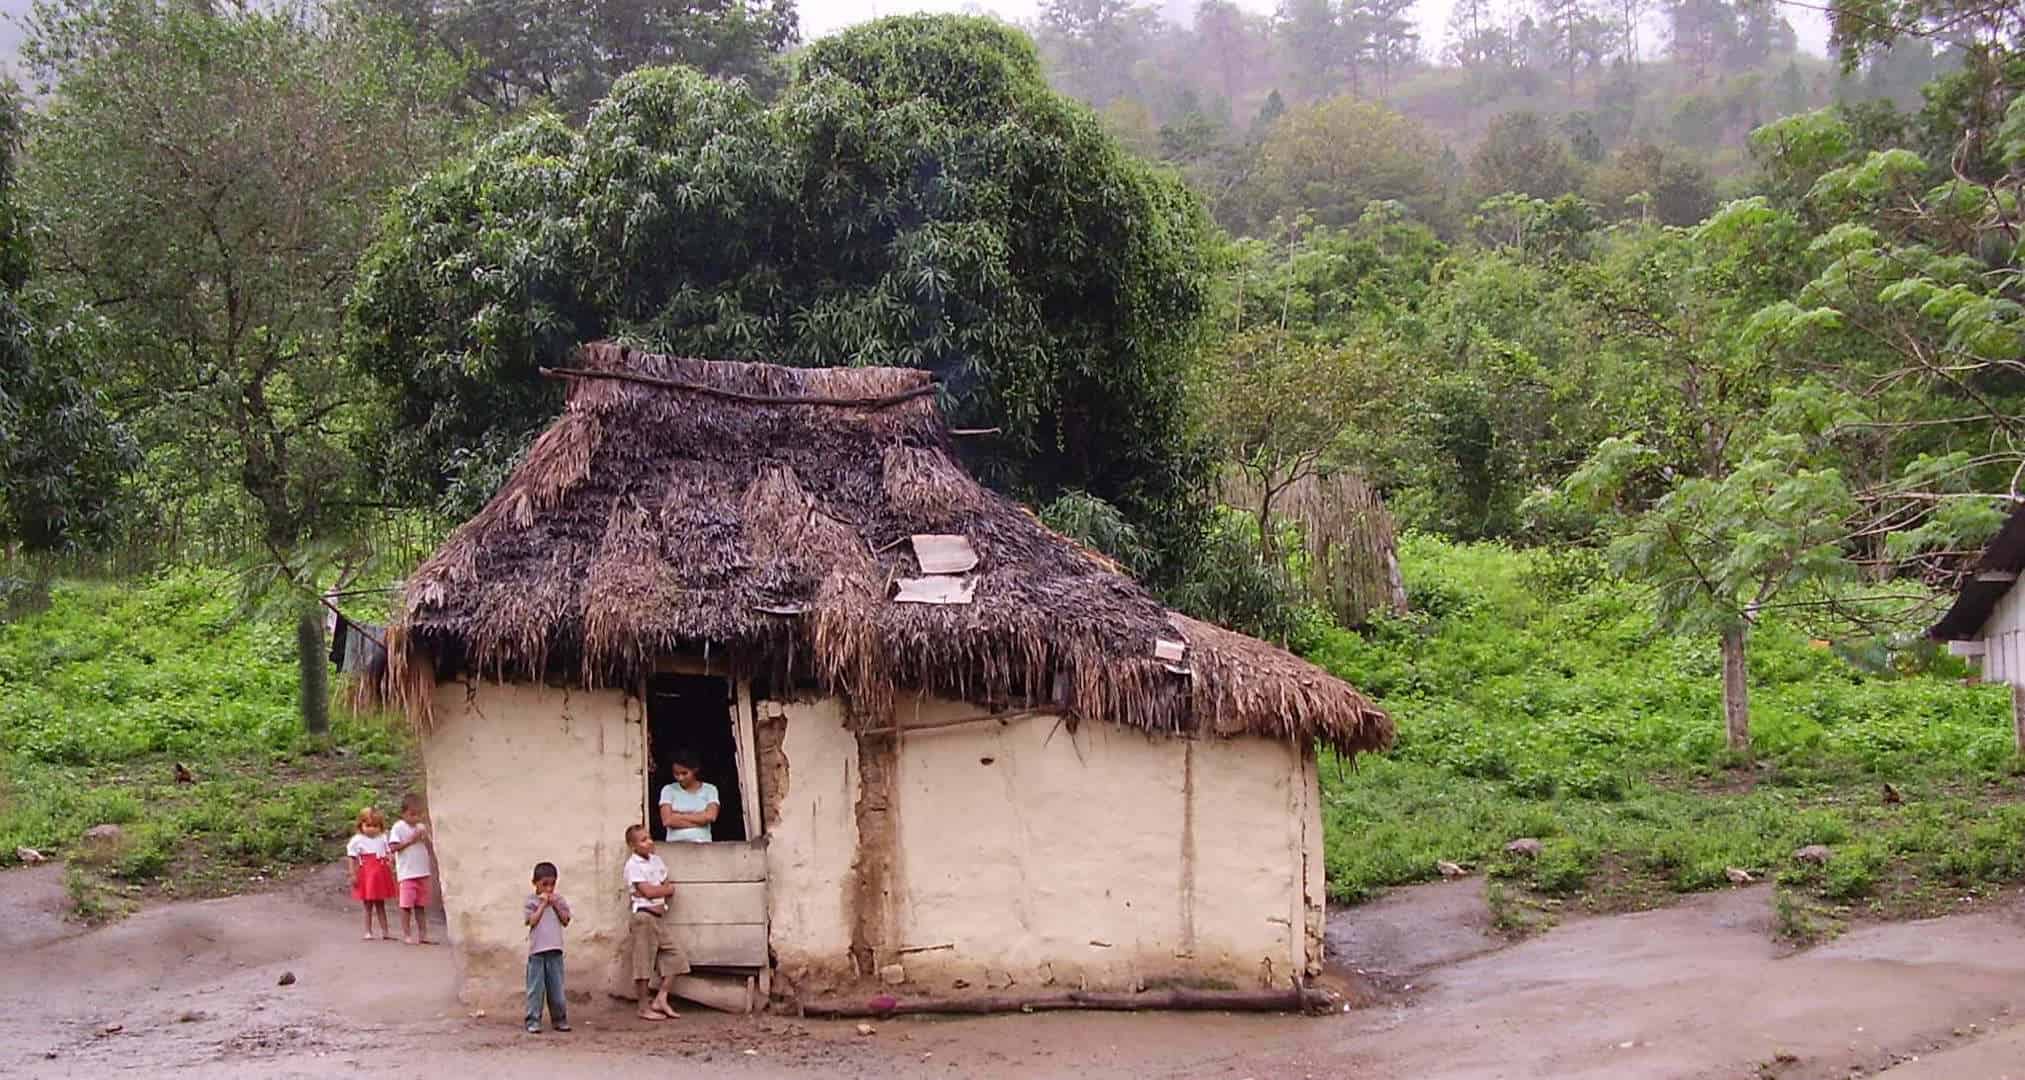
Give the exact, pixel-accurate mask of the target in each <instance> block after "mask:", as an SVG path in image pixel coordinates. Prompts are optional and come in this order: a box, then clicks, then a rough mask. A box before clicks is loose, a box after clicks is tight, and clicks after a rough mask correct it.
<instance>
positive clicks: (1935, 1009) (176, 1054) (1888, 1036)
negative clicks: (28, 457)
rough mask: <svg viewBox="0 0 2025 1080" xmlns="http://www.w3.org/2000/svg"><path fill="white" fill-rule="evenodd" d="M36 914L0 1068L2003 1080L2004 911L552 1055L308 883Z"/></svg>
mask: <svg viewBox="0 0 2025 1080" xmlns="http://www.w3.org/2000/svg"><path fill="white" fill-rule="evenodd" d="M62 900H63V897H62V879H61V873H60V871H59V870H57V869H56V868H52V867H40V868H36V869H32V870H16V871H10V872H7V873H0V909H5V910H7V911H9V912H10V913H11V914H10V915H9V917H8V918H6V919H0V946H4V948H5V951H6V955H7V957H8V963H7V967H6V969H5V970H6V975H5V977H4V979H0V1074H5V1075H25V1076H70V1075H98V1074H103V1073H107V1072H114V1073H128V1074H133V1075H143V1076H145V1075H154V1074H158V1073H169V1072H180V1071H187V1072H190V1073H192V1074H201V1075H204V1076H218V1077H248V1078H251V1077H297V1076H301V1077H321V1076H350V1075H361V1074H365V1073H369V1072H370V1073H384V1072H389V1071H395V1070H398V1071H399V1072H401V1073H403V1074H405V1075H414V1076H424V1077H428V1076H472V1075H482V1076H483V1077H484V1078H485V1080H512V1078H517V1077H541V1078H543V1080H550V1078H553V1077H557V1076H574V1075H584V1074H589V1073H591V1072H593V1071H595V1072H596V1073H598V1074H600V1075H601V1076H602V1077H605V1078H608V1080H621V1078H626V1077H634V1076H639V1077H647V1076H653V1077H656V1078H665V1077H667V1076H668V1075H669V1074H670V1073H669V1070H670V1069H671V1067H672V1068H675V1069H685V1068H689V1074H690V1075H696V1076H710V1077H719V1076H723V1077H734V1078H738V1077H783V1078H799V1077H903V1078H905V1077H951V1076H962V1077H998V1076H1008V1077H1010V1076H1018V1077H1022V1078H1034V1077H1074V1078H1077V1080H1114V1078H1116V1080H1123V1078H1127V1077H1130V1078H1140V1077H1176V1078H1195V1077H1203V1078H1211V1077H1214V1078H1229V1080H1241V1078H1246V1077H1255V1078H1265V1077H1301V1078H1320V1077H1351V1076H1355V1077H1419V1078H1432V1080H1465V1078H1469V1080H1476V1078H1511V1080H1519V1078H1531V1077H1541V1078H1545V1077H1554V1078H1560V1080H1576V1078H1603V1077H1610V1078H1613V1080H1621V1078H1626V1077H1681V1078H1704V1077H1706V1078H1715V1077H1738V1078H1743V1077H1779V1078H1786V1080H1818V1078H1827V1077H1836V1078H1846V1077H1850V1076H1871V1075H1879V1074H1880V1073H1882V1074H1883V1075H1884V1076H1886V1077H1888V1078H1889V1080H1925V1078H1930V1077H1947V1078H1948V1080H2000V1078H2004V1077H2007V1076H2009V1077H2017V1078H2019V1080H2025V1027H2021V1026H2018V1024H2019V1022H2020V1021H2025V1011H2021V1010H2025V900H2021V899H2018V898H2012V899H2010V900H2007V901H2005V902H2002V903H1999V904H1995V905H1989V906H1984V907H1981V908H1979V909H1978V910H1975V911H1973V912H1965V913H1963V914H1958V915H1954V916H1950V917H1948V918H1944V919H1936V920H1930V921H1926V922H1917V923H1897V924H1886V925H1876V926H1866V927H1860V928H1857V929H1855V930H1852V931H1850V932H1849V933H1847V934H1845V935H1843V936H1842V937H1841V938H1839V939H1838V940H1836V941H1834V942H1832V943H1829V944H1827V945H1824V946H1821V947H1818V948H1815V949H1811V950H1808V951H1805V952H1801V953H1797V954H1789V953H1788V952H1787V951H1786V950H1783V949H1781V948H1780V947H1779V946H1777V945H1776V944H1775V943H1774V941H1773V940H1772V938H1771V936H1770V934H1769V933H1768V925H1769V911H1768V908H1769V902H1770V895H1769V893H1768V892H1767V891H1766V890H1763V889H1755V888H1754V889H1745V890H1739V891H1735V892H1728V893H1720V894H1712V895H1707V896H1700V897H1695V898H1692V899H1689V900H1687V901H1685V902H1683V903H1682V904H1680V905H1678V906H1676V907H1673V908H1670V909H1667V910H1663V911H1654V912H1646V913H1641V914H1636V915H1623V916H1613V917H1603V918H1570V919H1568V920H1566V921H1564V922H1563V923H1562V925H1560V926H1558V927H1556V928H1555V929H1553V930H1551V931H1549V932H1547V933H1544V934H1541V935H1539V936H1537V937H1534V938H1532V939H1529V940H1526V941H1523V942H1519V943H1516V944H1510V945H1507V944H1506V943H1504V942H1502V941H1500V940H1498V939H1496V938H1494V937H1492V936H1490V935H1489V934H1488V933H1487V932H1486V929H1485V927H1486V926H1487V913H1486V912H1485V910H1484V905H1483V900H1482V886H1481V883H1479V882H1475V881H1461V882H1456V883H1452V884H1443V885H1431V886H1424V887H1420V888H1413V889H1404V890H1399V891H1397V892H1395V893H1393V894H1391V895H1390V896H1388V897H1386V898H1384V899H1382V900H1380V901H1378V902H1377V903H1374V904H1367V905H1364V906H1362V907H1358V908H1353V909H1349V910H1346V911H1343V912H1340V913H1337V914H1336V915H1335V916H1334V917H1333V918H1332V920H1331V927H1330V944H1331V946H1332V948H1333V949H1334V950H1335V964H1336V965H1337V966H1336V967H1335V968H1334V970H1333V972H1332V978H1333V979H1335V980H1336V981H1337V982H1338V983H1339V984H1340V985H1343V986H1346V987H1349V988H1351V990H1352V991H1353V996H1354V997H1355V999H1356V1002H1357V1004H1356V1007H1354V1008H1352V1009H1350V1010H1349V1011H1347V1012H1343V1013H1339V1014H1335V1015H1331V1016H1327V1017H1321V1018H1307V1017H1289V1016H1237V1015H1222V1014H1194V1015H1121V1014H1088V1013H1083V1014H1063V1013H1053V1014H1043V1015H1033V1016H1003V1017H990V1018H970V1019H960V1020H936V1019H926V1018H923V1019H894V1020H888V1021H885V1022H881V1023H879V1024H878V1025H877V1031H876V1033H875V1034H873V1035H871V1036H860V1035H859V1034H858V1033H857V1031H856V1026H855V1024H851V1023H842V1022H837V1023H825V1022H816V1021H803V1020H795V1019H791V1018H779V1017H733V1016H724V1015H718V1014H711V1013H707V1012H704V1011H702V1010H700V1009H698V1010H685V1015H684V1019H683V1020H682V1021H680V1022H679V1023H666V1024H656V1025H648V1024H643V1023H640V1022H638V1021H636V1020H633V1019H632V1018H631V1017H630V1016H629V1015H628V1013H627V1012H626V1011H625V1010H624V1009H623V1008H620V1007H618V1006H617V1005H615V1004H613V1003H610V1002H607V1001H603V1000H594V1001H586V1002H583V1003H581V1004H576V1005H574V1006H573V1010H572V1012H573V1016H572V1019H573V1021H574V1022H575V1025H576V1030H575V1031H574V1032H573V1033H570V1034H567V1035H558V1034H545V1035H541V1036H529V1035H526V1034H524V1033H522V1032H521V1031H520V1030H519V1018H518V1017H517V1016H500V1015H492V1016H486V1017H476V1018H474V1017H472V1016H470V1015H468V1014H467V1012H466V1010H465V1009H464V1008H463V1007H461V1006H460V1005H458V1003H457V1002H456V1001H455V999H454V995H453V987H454V985H455V973H454V970H453V963H452V958H451V955H450V953H449V951H448V950H446V949H443V948H433V949H420V948H410V947H408V946H404V945H400V944H393V943H379V942H374V943H366V942H361V941H359V940H358V928H357V924H356V921H355V919H356V917H355V912H354V909H353V906H352V904H351V902H350V901H349V899H347V898H346V897H345V895H344V892H343V885H342V881H341V877H340V876H338V875H336V874H332V873H325V874H319V875H316V876H313V877H311V878H309V879H306V880H304V881H301V882H297V883H295V884H293V885H291V886H289V887H286V888H284V889H282V890H280V891H276V892H269V893H265V894H261V895H257V896H244V897H234V898H231V899H225V900H212V901H204V902H198V903H181V904H170V905H163V906H159V907H154V908H150V909H147V910H143V911H141V912H140V913H138V914H136V915H134V916H132V917H130V918H128V919H126V920H124V921H122V922H120V923H117V924H115V925H112V926H109V927H106V928H104V929H99V930H92V931H88V932H87V931H84V930H82V929H81V928H79V927H77V926H75V925H73V924H69V923H65V922H64V921H62V919H61V911H62ZM284 972H290V973H293V974H294V976H295V981H294V983H293V984H292V985H289V986H280V985H278V980H279V979H280V977H281V975H282V974H283V973H284ZM587 983H588V980H581V981H580V982H579V983H578V985H579V986H586V985H587Z"/></svg>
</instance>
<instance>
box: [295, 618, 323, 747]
mask: <svg viewBox="0 0 2025 1080" xmlns="http://www.w3.org/2000/svg"><path fill="white" fill-rule="evenodd" d="M326 655H327V653H326V650H325V649H324V641H323V608H322V606H321V605H319V604H318V603H317V602H316V601H315V600H307V599H306V600H305V601H304V602H303V605H302V611H301V613H300V614H298V615H297V616H296V618H295V662H296V677H297V684H298V685H297V692H298V693H299V694H300V695H301V702H300V704H301V706H302V727H303V730H304V731H307V732H309V733H310V734H311V735H314V736H317V737H319V738H321V737H323V736H325V735H328V734H330V676H329V674H328V673H327V672H326V670H325V669H324V664H325V663H326V659H325V657H326Z"/></svg>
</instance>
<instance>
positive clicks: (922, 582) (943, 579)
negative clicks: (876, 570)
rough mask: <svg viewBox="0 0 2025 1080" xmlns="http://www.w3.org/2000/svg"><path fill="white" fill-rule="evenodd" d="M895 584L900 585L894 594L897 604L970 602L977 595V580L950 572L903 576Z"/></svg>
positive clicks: (894, 600)
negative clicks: (926, 575) (913, 576)
mask: <svg viewBox="0 0 2025 1080" xmlns="http://www.w3.org/2000/svg"><path fill="white" fill-rule="evenodd" d="M894 584H896V585H898V586H899V587H900V591H899V592H897V593H895V594H893V602H894V603H896V604H968V603H970V601H971V598H972V597H973V596H975V595H977V582H975V581H972V580H970V579H968V578H960V577H953V576H950V575H948V574H936V575H934V576H932V577H918V578H901V579H900V580H899V581H897V582H894Z"/></svg>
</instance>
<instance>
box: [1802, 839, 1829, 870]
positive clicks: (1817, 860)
mask: <svg viewBox="0 0 2025 1080" xmlns="http://www.w3.org/2000/svg"><path fill="white" fill-rule="evenodd" d="M1830 854H1832V852H1830V851H1829V850H1828V848H1827V847H1826V846H1825V845H1822V844H1809V845H1807V846H1806V847H1804V848H1801V849H1800V850H1798V851H1796V852H1794V853H1793V857H1794V858H1795V859H1798V860H1800V861H1801V862H1804V863H1814V864H1815V865H1817V866H1819V865H1821V864H1823V863H1826V862H1827V861H1828V856H1829V855H1830Z"/></svg>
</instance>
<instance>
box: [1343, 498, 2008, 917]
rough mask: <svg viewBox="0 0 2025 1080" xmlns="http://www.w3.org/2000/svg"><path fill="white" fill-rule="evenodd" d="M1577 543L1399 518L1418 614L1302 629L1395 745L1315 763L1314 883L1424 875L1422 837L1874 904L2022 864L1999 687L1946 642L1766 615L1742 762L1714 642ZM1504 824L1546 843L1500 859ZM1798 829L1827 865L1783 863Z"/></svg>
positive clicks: (1652, 892)
mask: <svg viewBox="0 0 2025 1080" xmlns="http://www.w3.org/2000/svg"><path fill="white" fill-rule="evenodd" d="M1587 558H1588V557H1587V556H1586V555H1584V554H1582V553H1573V554H1571V553H1567V552H1546V551H1528V552H1518V551H1512V550H1510V549H1507V548H1503V547H1499V546H1496V545H1452V544H1447V543H1444V542H1441V541H1436V540H1430V539H1428V538H1425V537H1408V538H1406V540H1405V541H1404V542H1403V543H1402V549H1401V563H1402V569H1403V572H1404V574H1405V576H1406V580H1407V586H1408V591H1409V593H1410V594H1411V595H1412V596H1413V597H1414V599H1415V601H1416V607H1417V610H1418V611H1419V612H1420V614H1416V615H1415V616H1413V617H1411V618H1409V619H1404V620H1396V621H1391V622H1386V623H1383V624H1381V625H1379V626H1378V627H1376V628H1374V629H1373V630H1372V631H1370V632H1368V633H1365V634H1361V635H1360V634H1350V633H1345V632H1336V631H1323V632H1321V633H1320V634H1318V635H1317V637H1316V638H1315V640H1312V641H1310V642H1307V643H1305V644H1306V646H1307V649H1306V651H1307V652H1308V654H1309V656H1310V657H1311V658H1313V659H1315V660H1316V661H1317V662H1319V663H1321V664H1323V665H1324V666H1326V667H1328V668H1330V669H1331V670H1332V671H1335V672H1336V673H1338V674H1340V675H1343V676H1344V677H1346V678H1348V679H1350V680H1351V681H1352V682H1355V683H1356V684H1358V685H1359V686H1360V687H1363V688H1364V689H1365V690H1366V691H1368V692H1371V693H1373V694H1375V695H1377V696H1379V697H1380V699H1381V700H1382V702H1383V704H1384V706H1385V707H1386V708H1387V709H1388V710H1389V711H1390V712H1391V713H1392V715H1393V717H1394V719H1395V720H1396V721H1397V722H1398V725H1399V744H1398V746H1397V748H1396V749H1395V750H1394V751H1393V752H1392V753H1391V754H1389V755H1386V756H1383V757H1369V756H1367V757H1365V758H1362V759H1360V760H1359V761H1358V762H1357V763H1356V764H1355V765H1354V766H1351V765H1349V764H1347V763H1341V762H1337V763H1333V765H1332V763H1329V762H1325V764H1324V769H1323V786H1324V815H1325V825H1326V828H1325V841H1326V857H1327V865H1328V876H1329V888H1330V894H1331V896H1332V898H1333V899H1335V900H1337V901H1339V902H1354V901H1357V900H1360V899H1363V898H1365V897H1368V896H1370V895H1371V894H1372V893H1373V892H1375V891H1376V890H1379V889H1382V888H1384V887H1386V886H1390V885H1398V884H1405V883H1409V882H1416V881H1423V880H1428V879H1431V878H1433V877H1435V876H1437V871H1436V869H1435V861H1436V860H1437V859H1445V860H1449V861H1452V862H1459V863H1466V864H1477V865H1484V866H1486V867H1489V868H1490V871H1491V873H1492V874H1493V875H1494V876H1496V877H1498V878H1499V879H1500V880H1501V881H1505V882H1508V883H1510V884H1512V885H1514V886H1516V887H1521V888H1524V889H1526V890H1528V891H1529V892H1531V893H1533V894H1535V895H1544V896H1553V897H1565V898H1568V899H1569V901H1570V902H1577V903H1581V904H1583V905H1584V906H1586V907H1589V908H1592V909H1599V910H1621V909H1627V908H1636V907H1646V906H1651V905H1652V904H1655V903H1659V902H1663V901H1664V900H1665V898H1666V897H1667V896H1668V895H1670V894H1674V893H1683V892H1694V891H1699V890H1705V889H1715V888H1725V887H1728V886H1729V885H1730V880H1729V875H1728V871H1729V870H1730V869H1731V868H1736V869H1741V870H1748V871H1750V872H1752V873H1753V874H1755V875H1758V876H1760V877H1766V876H1776V877H1777V879H1778V880H1779V881H1780V882H1781V883H1782V887H1783V888H1784V889H1786V890H1788V891H1789V892H1791V893H1792V894H1793V895H1794V896H1795V897H1796V898H1797V900H1796V902H1801V901H1804V902H1806V903H1810V904H1825V905H1839V906H1843V907H1850V906H1859V905H1860V906H1865V907H1867V908H1868V909H1870V910H1873V911H1878V912H1882V913H1885V914H1924V913H1931V912H1934V911H1939V910H1943V909H1945V908H1946V907H1947V905H1948V904H1949V903H1950V902H1951V901H1952V900H1954V899H1959V897H1961V896H1963V895H1971V894H1974V893H1975V892H1976V891H1978V890H1981V889H1985V888H1987V887H1988V886H1990V885H1992V884H1997V883H2003V882H2011V881H2017V880H2020V879H2025V785H2021V783H2020V781H2019V779H2018V775H2017V773H2018V761H2017V759H2016V756H2015V754H2014V753H2013V750H2012V744H2011V727H2010V719H2009V697H2008V694H2007V693H2006V692H2005V690H2004V688H2002V687H1975V686H1964V685H1962V682H1961V678H1960V676H1961V675H1962V673H1963V672H1962V669H1961V668H1960V666H1959V663H1958V662H1956V661H1953V660H1952V659H1951V658H1948V657H1945V656H1944V655H1942V656H1935V655H1933V654H1931V653H1920V652H1917V651H1914V652H1902V653H1897V654H1890V653H1885V652H1884V651H1883V650H1880V649H1878V648H1877V647H1876V645H1875V643H1836V644H1834V645H1828V644H1826V643H1823V642H1820V641H1817V640H1815V639H1813V638H1811V637H1810V636H1809V633H1808V630H1809V628H1807V627H1802V626H1798V625H1790V624H1783V623H1778V622H1769V623H1767V624H1766V625H1764V626H1761V627H1760V629H1759V630H1758V632H1757V633H1756V635H1755V636H1754V639H1753V643H1752V652H1751V656H1750V670H1751V695H1752V696H1751V703H1752V710H1753V739H1754V750H1755V754H1754V760H1750V761H1746V760H1742V759H1740V758H1738V757H1736V756H1735V755H1732V754H1730V753H1729V752H1728V751H1726V750H1725V748H1724V746H1723V733H1722V732H1723V727H1722V717H1721V705H1720V700H1721V686H1720V678H1719V668H1720V665H1719V659H1718V656H1717V652H1716V643H1715V642H1714V641H1713V640H1706V641H1705V640H1700V639H1693V638H1681V637H1675V636H1671V635H1665V634H1661V633H1659V632H1658V631H1657V630H1656V629H1655V627H1654V625H1653V621H1652V619H1651V617H1650V615H1649V614H1648V613H1647V611H1646V609H1645V608H1644V607H1643V606H1642V605H1641V603H1640V597H1639V595H1638V594H1637V593H1636V592H1635V591H1634V590H1633V589H1631V588H1629V587H1626V586H1624V585H1621V584H1619V583H1616V582H1614V581H1612V580H1610V579H1609V578H1608V577H1607V576H1605V575H1602V574H1601V573H1600V571H1599V568H1598V567H1597V566H1595V565H1594V564H1593V563H1591V562H1588V561H1586V560H1587ZM1879 655H1883V656H1884V657H1885V659H1884V660H1883V661H1881V662H1880V661H1879V660H1878V659H1877V657H1878V656H1879ZM1887 781H1888V782H1890V783H1891V784H1892V785H1893V786H1894V788H1895V789H1896V791H1897V792H1898V793H1899V794H1900V795H1901V796H1902V798H1903V801H1902V802H1898V803H1894V802H1891V801H1889V800H1887V799H1886V798H1885V797H1884V784H1885V782H1887ZM1518 837H1534V838H1537V839H1539V840H1540V841H1541V842H1542V850H1541V852H1540V854H1539V856H1538V857H1537V858H1534V859H1524V858H1511V857H1508V856H1506V855H1504V853H1503V848H1504V845H1505V844H1506V843H1507V842H1509V841H1510V840H1513V839H1515V838H1518ZM1809 844H1823V845H1827V846H1828V847H1830V848H1831V849H1832V850H1833V852H1834V854H1833V856H1832V857H1831V858H1830V860H1829V861H1828V863H1827V864H1826V865H1825V866H1811V865H1805V864H1797V863H1795V862H1794V861H1793V857H1792V856H1793V852H1794V851H1795V850H1797V849H1799V848H1801V847H1804V846H1806V845H1809Z"/></svg>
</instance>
